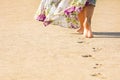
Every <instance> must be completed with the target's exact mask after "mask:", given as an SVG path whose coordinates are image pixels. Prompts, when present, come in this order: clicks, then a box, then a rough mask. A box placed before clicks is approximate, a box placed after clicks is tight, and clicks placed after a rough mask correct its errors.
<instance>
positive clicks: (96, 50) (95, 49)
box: [92, 47, 102, 52]
mask: <svg viewBox="0 0 120 80" xmlns="http://www.w3.org/2000/svg"><path fill="white" fill-rule="evenodd" d="M92 50H93V52H99V51H101V50H102V48H94V47H93V48H92Z"/></svg>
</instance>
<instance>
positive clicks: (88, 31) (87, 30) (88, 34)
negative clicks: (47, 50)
mask: <svg viewBox="0 0 120 80" xmlns="http://www.w3.org/2000/svg"><path fill="white" fill-rule="evenodd" d="M83 35H84V36H85V37H86V38H93V34H92V30H91V28H90V27H89V28H87V27H86V28H84V34H83Z"/></svg>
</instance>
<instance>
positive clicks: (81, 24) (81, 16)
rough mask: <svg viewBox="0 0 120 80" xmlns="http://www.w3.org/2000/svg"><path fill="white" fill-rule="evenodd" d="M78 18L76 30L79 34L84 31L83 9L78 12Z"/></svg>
mask: <svg viewBox="0 0 120 80" xmlns="http://www.w3.org/2000/svg"><path fill="white" fill-rule="evenodd" d="M78 19H79V21H80V29H79V30H78V31H77V32H79V33H81V34H83V32H84V21H85V10H84V8H83V10H82V11H81V12H80V13H79V14H78Z"/></svg>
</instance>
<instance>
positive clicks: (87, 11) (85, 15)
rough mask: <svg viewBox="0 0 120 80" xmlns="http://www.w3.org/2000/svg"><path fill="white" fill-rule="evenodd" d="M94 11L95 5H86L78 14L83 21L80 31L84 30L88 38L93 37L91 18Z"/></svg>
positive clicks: (81, 21)
mask: <svg viewBox="0 0 120 80" xmlns="http://www.w3.org/2000/svg"><path fill="white" fill-rule="evenodd" d="M93 12H94V6H93V5H88V6H85V8H84V10H83V12H82V13H80V14H79V15H78V16H79V20H80V23H81V28H80V29H79V30H78V32H80V33H81V32H83V35H84V36H85V37H86V38H92V37H93V34H92V30H91V19H92V16H93Z"/></svg>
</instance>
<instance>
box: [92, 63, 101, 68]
mask: <svg viewBox="0 0 120 80" xmlns="http://www.w3.org/2000/svg"><path fill="white" fill-rule="evenodd" d="M101 66H102V64H95V66H94V67H93V68H94V69H98V68H100V67H101Z"/></svg>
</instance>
